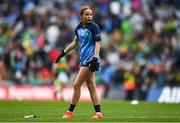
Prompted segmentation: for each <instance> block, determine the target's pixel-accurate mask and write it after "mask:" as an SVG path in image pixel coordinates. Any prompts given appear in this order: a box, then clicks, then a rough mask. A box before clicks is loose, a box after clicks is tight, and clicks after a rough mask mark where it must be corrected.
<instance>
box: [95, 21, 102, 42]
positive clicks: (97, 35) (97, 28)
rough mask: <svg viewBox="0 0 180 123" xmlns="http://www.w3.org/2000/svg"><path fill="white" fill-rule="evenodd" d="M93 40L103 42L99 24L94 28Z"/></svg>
mask: <svg viewBox="0 0 180 123" xmlns="http://www.w3.org/2000/svg"><path fill="white" fill-rule="evenodd" d="M93 39H94V41H95V42H98V41H101V31H100V28H99V26H98V25H97V24H95V25H94V26H93Z"/></svg>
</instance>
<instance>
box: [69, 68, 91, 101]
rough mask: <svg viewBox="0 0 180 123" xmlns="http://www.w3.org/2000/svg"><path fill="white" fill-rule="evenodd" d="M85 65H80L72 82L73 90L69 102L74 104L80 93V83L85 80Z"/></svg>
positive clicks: (86, 75) (86, 74)
mask: <svg viewBox="0 0 180 123" xmlns="http://www.w3.org/2000/svg"><path fill="white" fill-rule="evenodd" d="M87 77H88V73H87V67H81V68H80V70H79V73H78V75H77V77H76V79H75V82H74V92H73V97H72V101H71V104H73V105H76V104H77V102H78V101H79V98H80V95H81V85H82V84H83V83H84V82H85V81H86V80H87Z"/></svg>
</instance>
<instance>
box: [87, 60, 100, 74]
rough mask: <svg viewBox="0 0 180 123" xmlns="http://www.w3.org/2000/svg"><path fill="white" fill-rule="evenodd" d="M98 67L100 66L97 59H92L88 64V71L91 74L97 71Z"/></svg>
mask: <svg viewBox="0 0 180 123" xmlns="http://www.w3.org/2000/svg"><path fill="white" fill-rule="evenodd" d="M99 65H100V63H98V58H96V57H93V59H92V60H91V61H90V63H89V70H90V71H91V72H94V71H98V70H99Z"/></svg>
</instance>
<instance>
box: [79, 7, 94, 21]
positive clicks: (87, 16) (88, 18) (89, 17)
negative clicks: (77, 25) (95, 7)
mask: <svg viewBox="0 0 180 123" xmlns="http://www.w3.org/2000/svg"><path fill="white" fill-rule="evenodd" d="M92 18H93V16H92V10H91V9H86V10H85V11H84V12H83V15H82V16H81V19H82V22H83V23H90V22H91V21H92Z"/></svg>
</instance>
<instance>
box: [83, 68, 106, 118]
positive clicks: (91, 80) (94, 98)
mask: <svg viewBox="0 0 180 123" xmlns="http://www.w3.org/2000/svg"><path fill="white" fill-rule="evenodd" d="M88 75H89V76H88V78H87V81H86V84H87V87H88V89H89V93H90V97H91V100H92V102H93V105H94V109H95V112H96V114H95V115H94V116H93V117H92V118H95V119H97V118H103V114H102V113H101V108H100V102H99V99H98V95H97V90H96V83H95V73H94V72H93V73H92V72H90V71H89V70H88Z"/></svg>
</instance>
